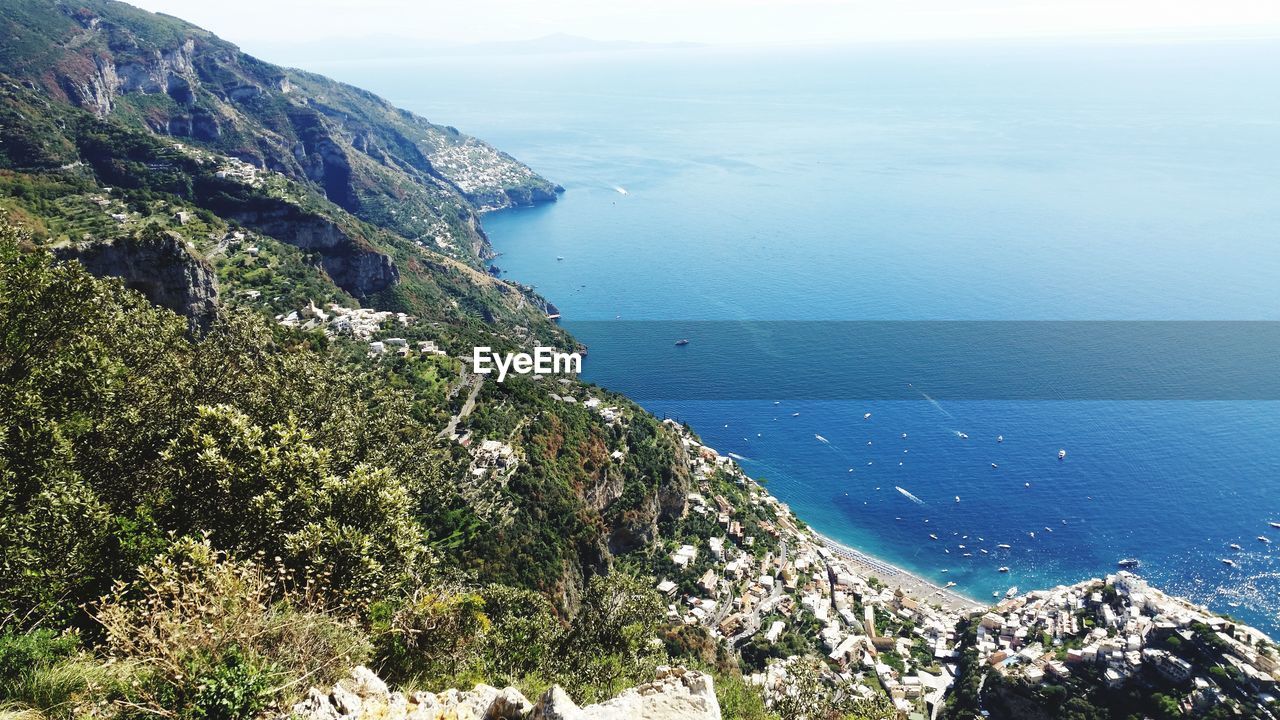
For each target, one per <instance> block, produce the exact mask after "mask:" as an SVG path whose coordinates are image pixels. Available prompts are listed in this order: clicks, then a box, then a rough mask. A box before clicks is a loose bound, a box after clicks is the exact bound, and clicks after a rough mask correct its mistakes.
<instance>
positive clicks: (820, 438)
mask: <svg viewBox="0 0 1280 720" xmlns="http://www.w3.org/2000/svg"><path fill="white" fill-rule="evenodd" d="M813 438H814V439H815V440H817V441H818V442H831V441H830V440H828V439H826V438H824V437H822V436H821V435H819V434H817V433H814V434H813Z"/></svg>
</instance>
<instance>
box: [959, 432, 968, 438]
mask: <svg viewBox="0 0 1280 720" xmlns="http://www.w3.org/2000/svg"><path fill="white" fill-rule="evenodd" d="M956 437H958V438H960V439H961V440H968V439H969V436H968V435H966V434H965V433H962V432H958V433H956Z"/></svg>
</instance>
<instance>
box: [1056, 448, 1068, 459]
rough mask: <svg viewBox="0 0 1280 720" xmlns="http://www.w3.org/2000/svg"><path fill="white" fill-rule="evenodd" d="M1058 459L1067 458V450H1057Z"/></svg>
mask: <svg viewBox="0 0 1280 720" xmlns="http://www.w3.org/2000/svg"><path fill="white" fill-rule="evenodd" d="M1058 459H1059V460H1066V459H1067V451H1066V450H1059V451H1058Z"/></svg>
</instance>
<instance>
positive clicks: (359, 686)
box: [348, 665, 391, 703]
mask: <svg viewBox="0 0 1280 720" xmlns="http://www.w3.org/2000/svg"><path fill="white" fill-rule="evenodd" d="M348 683H349V685H350V686H351V690H352V691H353V692H355V694H357V695H359V696H360V697H362V698H369V699H373V700H381V701H382V702H384V703H385V702H386V701H387V699H388V697H389V696H390V695H391V691H390V690H389V689H388V688H387V684H386V683H385V682H383V681H382V678H380V677H378V676H377V675H376V674H375V673H374V672H373V671H372V670H370V669H369V668H367V667H365V666H363V665H360V666H359V667H357V668H356V669H354V670H352V671H351V677H350V679H349V680H348Z"/></svg>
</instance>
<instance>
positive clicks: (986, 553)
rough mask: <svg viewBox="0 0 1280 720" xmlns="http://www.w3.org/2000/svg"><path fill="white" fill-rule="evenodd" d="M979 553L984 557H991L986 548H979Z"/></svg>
mask: <svg viewBox="0 0 1280 720" xmlns="http://www.w3.org/2000/svg"><path fill="white" fill-rule="evenodd" d="M978 552H980V553H982V554H983V555H990V554H991V553H989V552H987V549H986V548H978Z"/></svg>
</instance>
